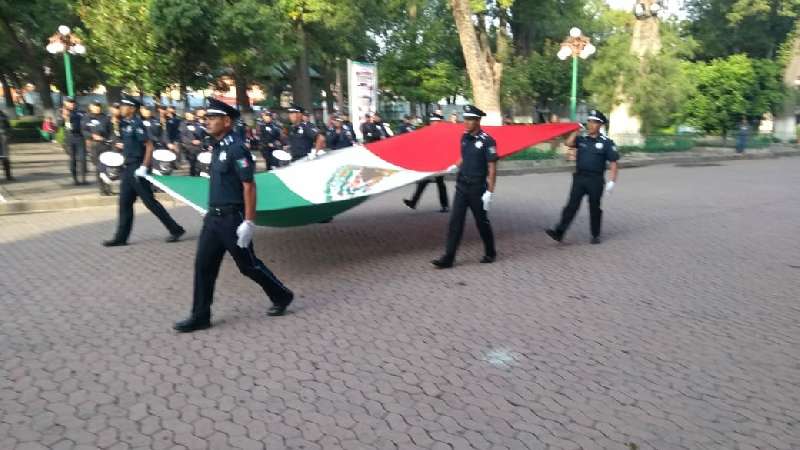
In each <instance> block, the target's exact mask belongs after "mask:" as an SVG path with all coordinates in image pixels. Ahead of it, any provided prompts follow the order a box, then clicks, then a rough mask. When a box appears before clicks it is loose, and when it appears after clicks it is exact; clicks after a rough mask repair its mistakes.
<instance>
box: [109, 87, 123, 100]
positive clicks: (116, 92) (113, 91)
mask: <svg viewBox="0 0 800 450" xmlns="http://www.w3.org/2000/svg"><path fill="white" fill-rule="evenodd" d="M120 100H122V86H111V85H107V86H106V101H108V103H109V104H111V103H114V102H119V101H120Z"/></svg>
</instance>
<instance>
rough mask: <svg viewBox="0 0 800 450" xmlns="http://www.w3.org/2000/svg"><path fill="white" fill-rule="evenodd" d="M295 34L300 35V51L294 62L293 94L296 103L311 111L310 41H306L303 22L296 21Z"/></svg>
mask: <svg viewBox="0 0 800 450" xmlns="http://www.w3.org/2000/svg"><path fill="white" fill-rule="evenodd" d="M295 36H297V37H298V43H299V47H300V52H299V53H298V54H297V59H296V61H295V64H294V69H295V77H294V83H292V96H293V97H294V103H296V104H298V105H299V106H302V107H303V108H305V109H306V110H308V111H309V112H310V111H311V109H312V105H311V77H310V76H309V74H308V43H307V42H306V31H305V29H304V28H303V22H300V21H297V22H295Z"/></svg>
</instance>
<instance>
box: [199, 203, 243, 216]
mask: <svg viewBox="0 0 800 450" xmlns="http://www.w3.org/2000/svg"><path fill="white" fill-rule="evenodd" d="M242 211H244V205H225V206H209V208H208V212H207V214H208V215H210V216H218V217H223V216H229V215H231V214H236V213H241V212H242Z"/></svg>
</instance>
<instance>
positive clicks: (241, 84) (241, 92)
mask: <svg viewBox="0 0 800 450" xmlns="http://www.w3.org/2000/svg"><path fill="white" fill-rule="evenodd" d="M233 77H234V82H235V84H236V104H237V105H238V106H239V111H241V112H242V113H247V114H249V113H252V112H253V108H252V107H251V106H250V97H249V96H248V95H247V77H246V76H245V75H244V71H242V70H241V69H238V68H237V69H236V70H235V71H234V74H233Z"/></svg>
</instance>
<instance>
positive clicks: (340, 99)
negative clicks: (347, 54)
mask: <svg viewBox="0 0 800 450" xmlns="http://www.w3.org/2000/svg"><path fill="white" fill-rule="evenodd" d="M334 90H335V92H336V105H338V107H339V114H341V113H342V111H344V110H345V109H347V108H345V105H344V90H343V89H342V65H341V64H339V61H338V58H337V61H336V86H335V87H334Z"/></svg>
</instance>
